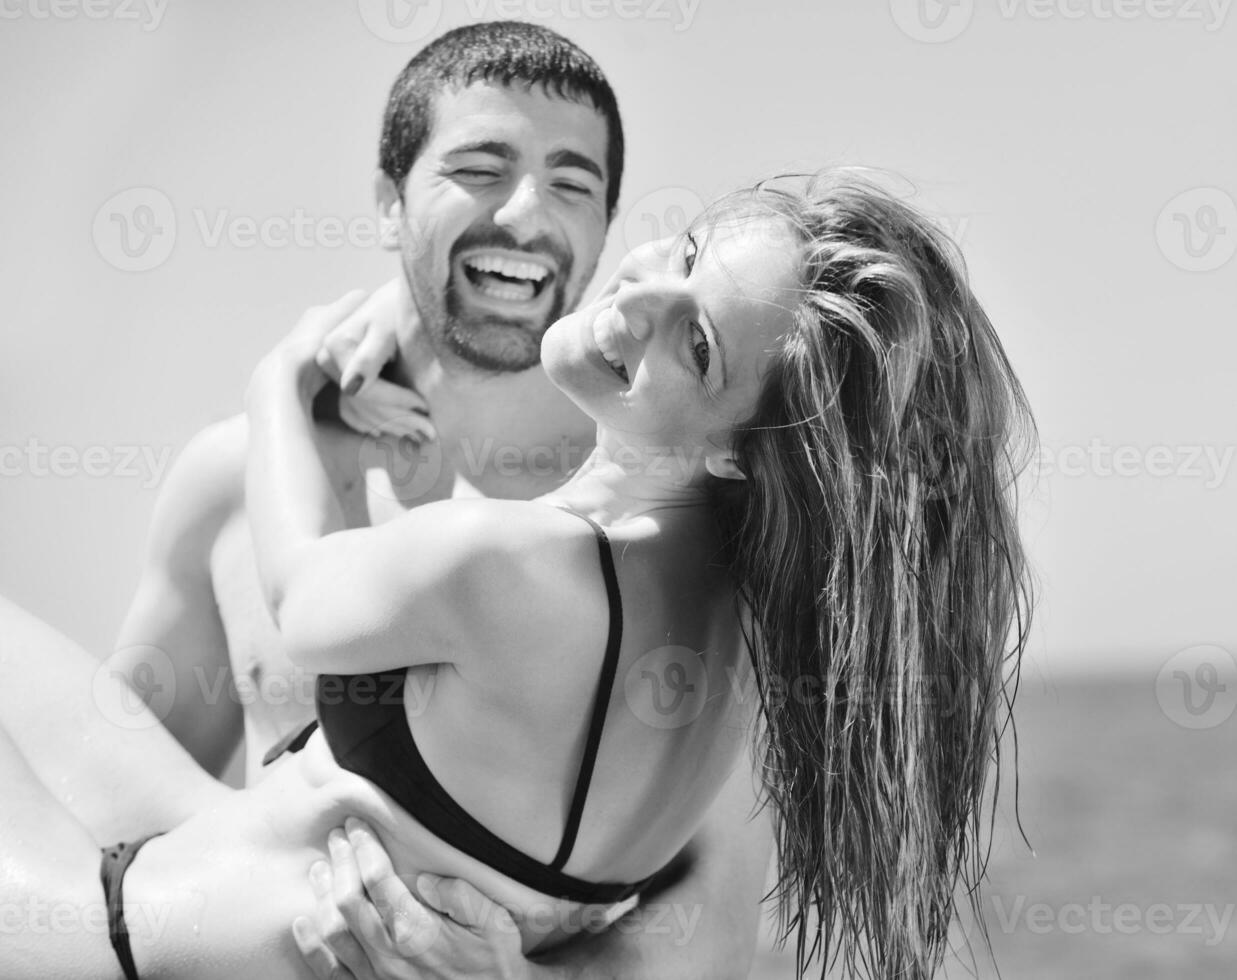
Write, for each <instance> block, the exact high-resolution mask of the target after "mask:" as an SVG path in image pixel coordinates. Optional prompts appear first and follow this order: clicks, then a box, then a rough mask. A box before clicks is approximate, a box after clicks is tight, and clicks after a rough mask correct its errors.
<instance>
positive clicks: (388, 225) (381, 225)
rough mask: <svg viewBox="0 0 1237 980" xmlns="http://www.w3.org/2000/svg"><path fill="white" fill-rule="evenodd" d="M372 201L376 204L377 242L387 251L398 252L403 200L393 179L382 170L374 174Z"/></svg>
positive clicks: (402, 217)
mask: <svg viewBox="0 0 1237 980" xmlns="http://www.w3.org/2000/svg"><path fill="white" fill-rule="evenodd" d="M374 202H375V204H377V206H378V244H379V245H381V246H382V247H383V248H384V249H386V250H387V251H388V252H398V251H399V229H400V225H401V224H402V223H403V220H404V202H403V200H402V199H401V197H400V193H399V187H398V186H397V185H396V183H395V181H393V180H392V179H391V178H390V177H388V176H387V175H386V173H385V172H383V171H382V170H379V171H378V172H377V173H376V174H374Z"/></svg>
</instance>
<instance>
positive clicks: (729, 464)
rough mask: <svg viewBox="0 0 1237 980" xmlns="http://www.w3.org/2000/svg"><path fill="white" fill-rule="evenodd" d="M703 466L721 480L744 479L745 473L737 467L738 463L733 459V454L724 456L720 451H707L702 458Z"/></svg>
mask: <svg viewBox="0 0 1237 980" xmlns="http://www.w3.org/2000/svg"><path fill="white" fill-rule="evenodd" d="M704 468H705V469H706V470H708V471H709V472H710V473H712V474H713V475H714V476H716V477H720V478H721V479H723V480H746V479H747V475H746V474H745V473H744V472H743V471H742V470H741V469H739V464H738V463H736V462H735V461H734V457H733V456H726V455H723V454H722V453H717V454H716V455H714V454H713V453H709V454H708V455H707V456H705V458H704Z"/></svg>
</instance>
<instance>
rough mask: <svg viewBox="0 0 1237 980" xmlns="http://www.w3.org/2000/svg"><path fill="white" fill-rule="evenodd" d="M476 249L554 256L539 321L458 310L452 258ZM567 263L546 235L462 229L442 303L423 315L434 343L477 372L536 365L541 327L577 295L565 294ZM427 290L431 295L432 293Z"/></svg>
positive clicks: (569, 258)
mask: <svg viewBox="0 0 1237 980" xmlns="http://www.w3.org/2000/svg"><path fill="white" fill-rule="evenodd" d="M476 248H496V249H504V250H507V251H511V252H525V253H527V254H528V255H530V256H537V255H548V256H552V257H553V259H554V260H555V264H556V269H555V272H554V278H553V281H552V282H550V283H548V284H547V285H546V286H545V288H546V289H549V290H550V291H551V292H550V304H549V307H548V308H547V310H546V312H545V314H544V316H543V317H541V319H540V322H536V321H531V320H528V319H523V318H515V317H503V316H500V315H498V314H495V313H491V312H482V311H479V310H465V309H463V308H462V307H463V305H464V304H463V303H462V302H461V300H460V289H461V283H459V282H458V281H457V275H456V269H457V268H458V267H459V262H458V261H457V259H458V256H459V255H460V254H461V253H462V252H463V251H464V250H466V249H476ZM572 266H573V262H572V256H571V254H570V253H568V252H567V251H566V250H565V249H564V248H563V247H562V246H560V245H558V244H557V243H556V242H553V241H551V240H550V239H548V238H546V237H542V238H539V239H536V240H534V241H532V242H529V243H527V244H524V245H521V244H519V243H518V242H516V240H515V239H514V238H513V237H512V236H511V235H510V234H509V233H507V232H506V231H504V230H503V229H501V228H495V227H490V228H487V229H483V230H477V231H468V232H465V233H464V234H463V235H461V236H460V238H459V239H457V240H456V242H455V244H454V245H452V247H451V254H450V256H449V259H448V264H447V268H448V273H447V282H446V285H445V288H444V290H443V293H442V306H441V308H440V310H435V313H437V314H438V315H437V316H434V315H431V316H427V317H425V322H426V323H427V325H428V326H429V327H430V335H431V337H433V339H434V341H435V343H436V344H439V345H441V346H442V347H443V348H445V349H446V350H449V351H450V352H451V353H452V354H454V355H455V356H456V357H458V358H459V359H460V360H462V361H464V362H466V363H467V364H471V365H472V366H473V367H476V368H479V369H480V370H482V371H490V372H493V373H497V374H501V373H515V372H519V371H527V370H528V369H529V368H532V367H536V366H537V365H538V364H540V363H541V338H542V337H543V336H544V335H545V332H546V330H547V329H549V327H550V324H552V323H554V322H555V321H556V320H558V319H559V317H561V316H562V315H563V312H564V309H565V307H566V306H567V303H568V300H569V299H570V301H571V303H572V304H573V305H574V303H575V302H576V301H577V300H578V299H579V296H578V295H577V296H572V297H568V296H567V292H566V291H567V284H568V283H569V282H570V281H571V275H572ZM410 278H412V277H411V276H410ZM414 282H415V280H414ZM426 292H430V293H431V294H432V293H433V292H434V291H433V290H427V291H426Z"/></svg>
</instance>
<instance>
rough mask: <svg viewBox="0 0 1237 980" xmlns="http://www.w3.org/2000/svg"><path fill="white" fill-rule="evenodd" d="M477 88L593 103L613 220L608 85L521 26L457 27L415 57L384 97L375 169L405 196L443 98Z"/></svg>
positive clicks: (572, 54)
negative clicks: (602, 137) (521, 89)
mask: <svg viewBox="0 0 1237 980" xmlns="http://www.w3.org/2000/svg"><path fill="white" fill-rule="evenodd" d="M474 82H488V83H490V84H500V85H508V86H509V85H513V84H516V83H520V84H523V85H524V86H526V87H528V88H531V87H532V86H534V85H539V86H541V87H542V88H543V89H544V90H545V91H546V92H547V93H549V94H551V95H554V96H557V97H558V98H563V99H571V100H573V101H576V102H587V103H590V104H591V105H592V106H593V108H595V109H596V110H597V111H598V112H599V113H600V114H601V115H602V116H603V117H604V118H605V120H606V130H607V134H608V137H609V139H608V144H609V145H608V146H607V149H606V173H607V175H608V177H609V180H608V183H607V185H606V216H607V218H611V217H613V216H614V206H615V204H616V203H617V202H618V194H619V184H620V183H621V181H622V178H623V124H622V121H621V120H620V119H619V111H618V100H617V99H615V97H614V92H613V90H612V89H611V88H610V83H609V82H608V81H606V76H605V75H603V74H602V72H601V69H600V68H599V67H598V66H597V63H596V62H595V61H593V59H592V58H590V57H589V56H588V55H587V54H585V53H584V52H583V51H581V50H580V48H578V47H577V46H576V45H574V44H572V43H571V42H570V41H568V40H567V39H566V38H565V37H563V36H562V35H560V34H556V33H555V32H554V31H551V30H549V29H547V28H545V27H539V26H537V25H534V24H525V23H522V22H520V21H490V22H488V23H484V24H470V25H468V26H467V27H457V28H456V29H455V30H453V31H448V32H447V33H446V34H444V35H443V36H442V37H440V38H437V39H436V40H434V41H433V42H431V43H430V44H428V45H426V46H425V47H424V48H422V49H421V50H420V51H418V52H417V54H416V55H414V56H413V59H412V60H411V61H410V62H408V64H407V66H405V68H404V70H403V71H402V72H400V75H399V78H397V79H396V80H395V84H394V85H392V86H391V95H390V97H389V98H388V99H387V111H386V115H385V117H384V119H383V123H382V144H381V147H380V150H379V160H378V164H379V166H380V167H382V170H383V172H384V173H385V174H386V175H387V176H388V177H390V178H391V180H393V181H394V182H395V185H396V186H397V187H399V188H400V190H401V192H402V190H403V185H404V178H405V177H407V176H408V171H410V170H411V169H412V165H413V163H415V162H416V159H417V157H418V156H419V155H420V153H421V148H422V146H423V145H424V143H425V139H426V137H427V136H428V135H429V131H430V126H431V125H432V123H433V118H434V101H435V99H436V98H437V97H438V93H439V92H441V91H443V90H444V89H446V88H448V87H452V88H465V87H467V86H469V85H471V84H473V83H474Z"/></svg>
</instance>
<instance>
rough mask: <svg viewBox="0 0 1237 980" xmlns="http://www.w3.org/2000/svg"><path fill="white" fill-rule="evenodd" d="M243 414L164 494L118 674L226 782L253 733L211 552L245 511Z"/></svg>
mask: <svg viewBox="0 0 1237 980" xmlns="http://www.w3.org/2000/svg"><path fill="white" fill-rule="evenodd" d="M245 442H246V427H245V419H244V417H243V416H237V417H236V418H233V419H229V420H227V421H225V422H221V423H218V424H216V425H212V426H209V427H207V428H206V429H203V430H202V431H201V432H200V433H198V434H197V435H196V436H195V437H194V438H193V439H192V440H190V442H189V443H188V445H186V446H185V448H184V450H183V451H182V452H181V454H180V456H179V457H178V458H177V460H176V462H175V464H174V465H173V467H172V469H171V471H170V472H169V474H168V478H167V482H166V483H165V484H164V486H163V488H162V490H161V491H160V493H159V499H158V501H157V502H156V504H155V512H154V517H153V520H152V522H151V531H150V541H149V545H148V549H147V555H146V562H145V566H144V568H143V570H142V575H141V578H140V580H139V583H138V588H137V593H136V595H135V596H134V598H133V602H132V604H131V605H130V607H129V612H128V614H127V615H126V616H125V620H124V625H123V626H122V627H121V630H120V636H119V638H118V639H117V641H116V653H115V655H114V656H113V658H112V663H113V664H114V666H115V669H116V670H118V671H121V672H123V673H124V674H125V675H126V677H127V679H128V681H129V683H130V685H132V687H133V688H134V690H135V691H137V693H138V694H140V695H141V696H142V697H143V698H144V699H145V700H146V701H147V703H148V704H149V705H150V706H151V708H152V709H153V710H154V711H155V713H156V715H158V716H159V717H160V720H161V721H162V722H163V724H164V725H165V727H167V729H168V730H169V731H170V732H171V733H172V734H173V735H174V736H175V737H176V739H177V740H178V741H179V742H180V743H181V745H183V746H184V747H185V749H186V750H188V752H189V753H190V754H191V755H192V756H193V758H194V759H196V760H197V761H198V763H199V764H200V765H201V766H202V767H203V768H204V769H206V770H207V771H209V772H211V773H212V774H214V775H215V776H218V775H219V774H220V773H221V772H222V771H223V769H224V767H225V766H226V765H227V763H228V760H229V759H230V758H231V756H232V753H233V751H234V750H235V749H236V746H237V745H238V744H239V743H240V740H241V736H242V734H243V723H242V722H243V717H242V711H241V706H240V704H239V702H238V700H237V699H236V698H235V697H233V696H232V673H231V666H230V663H229V660H228V645H227V638H226V636H225V634H224V629H223V622H222V620H221V619H220V617H219V609H218V606H217V605H216V602H215V593H214V588H213V587H212V585H211V575H210V555H211V549H212V547H213V545H214V542H215V540H216V539H217V537H218V535H219V532H220V529H221V528H222V526H223V523H224V522H225V521H226V520H227V519H228V517H229V516H230V515H231V514H233V513H235V512H236V511H237V509H238V508H239V507H241V506H242V505H243V498H244V482H243V481H244V461H245Z"/></svg>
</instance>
